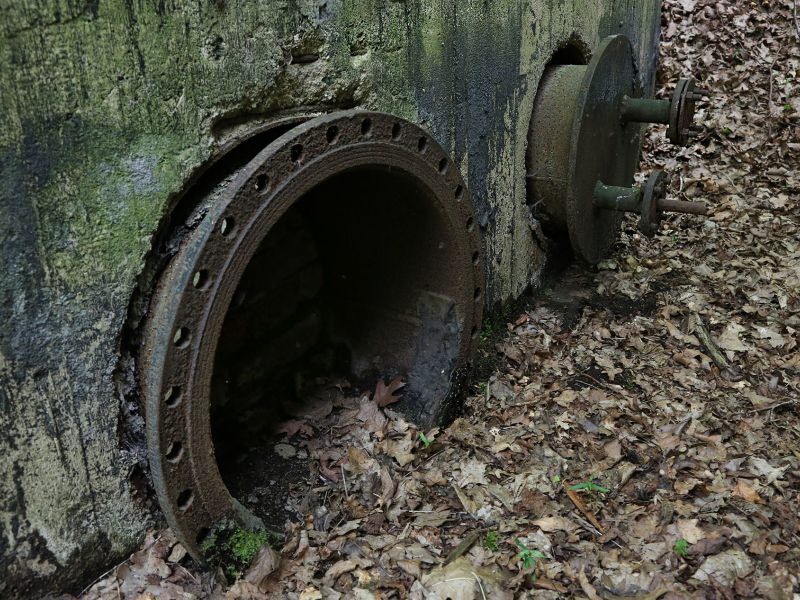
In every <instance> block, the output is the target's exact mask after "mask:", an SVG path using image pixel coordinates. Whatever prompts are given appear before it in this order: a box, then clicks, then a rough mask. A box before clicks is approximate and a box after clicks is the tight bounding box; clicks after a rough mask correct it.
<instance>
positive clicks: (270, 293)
mask: <svg viewBox="0 0 800 600" xmlns="http://www.w3.org/2000/svg"><path fill="white" fill-rule="evenodd" d="M297 148H299V149H300V150H299V152H298V151H296V150H295V149H297ZM287 153H288V156H289V157H290V158H291V161H289V162H288V164H287V162H286V158H285V157H286V156H287ZM281 156H283V157H284V158H283V160H281ZM443 156H444V157H445V158H443ZM262 175H263V176H265V177H267V180H266V181H268V182H269V186H268V187H265V188H262V189H259V185H260V184H259V177H260V176H262ZM225 181H227V183H225ZM225 181H223V182H222V183H220V187H219V188H217V189H215V190H213V191H212V192H211V196H212V197H213V198H214V202H213V203H211V204H210V209H209V212H208V214H206V215H205V217H204V219H203V221H202V222H201V223H200V224H199V225H198V226H197V228H196V229H195V230H194V231H193V232H192V233H191V234H190V235H189V236H188V237H187V238H186V239H185V240H184V242H183V244H182V246H181V248H180V250H179V252H178V254H177V255H176V256H175V257H174V258H173V260H172V262H171V263H170V264H169V266H168V267H167V270H166V271H165V273H164V275H163V276H162V280H161V282H160V284H159V286H158V290H159V292H158V293H157V295H156V297H154V300H153V305H152V309H151V314H150V316H149V318H148V323H147V326H146V333H145V338H144V343H145V345H146V350H145V352H143V356H144V357H145V364H143V365H142V371H143V381H142V387H143V391H144V395H145V398H146V402H147V407H146V408H147V410H146V416H147V433H148V455H149V458H150V463H151V468H152V473H153V481H154V486H155V488H156V492H157V494H158V497H159V501H160V503H161V506H162V508H163V509H164V512H165V514H166V516H167V519H168V521H169V523H170V525H171V526H172V527H173V528H174V529H175V530H176V531H177V533H178V535H179V537H180V538H181V540H182V541H183V542H184V543H185V544H186V546H187V548H188V549H189V550H190V552H191V553H192V554H193V555H195V556H196V557H198V558H202V552H201V549H200V547H199V544H198V539H199V538H200V537H202V536H203V534H204V532H205V531H206V530H213V528H214V527H215V525H216V524H218V523H219V522H220V521H222V520H225V519H229V518H234V519H237V520H239V521H240V522H246V523H253V522H258V521H257V520H254V519H253V517H258V518H259V519H261V522H263V523H266V524H267V525H269V526H272V527H274V528H281V526H282V521H283V519H284V518H285V514H283V513H282V512H281V510H280V509H281V507H282V504H283V499H284V497H285V495H286V492H287V485H288V483H287V485H283V486H282V484H281V483H280V482H281V481H283V479H285V477H283V476H284V475H285V472H286V471H291V470H292V469H296V470H299V471H305V475H306V476H307V474H308V470H307V466H306V465H305V464H303V463H302V462H294V463H287V462H283V463H281V462H280V461H278V460H277V459H276V458H275V454H274V453H272V451H271V450H262V451H259V452H253V449H254V448H258V447H259V444H260V445H261V447H263V446H264V445H265V444H268V443H272V444H273V445H274V440H275V438H274V437H271V436H272V435H273V433H272V430H273V429H274V426H275V425H276V424H277V423H279V422H280V421H281V420H283V419H285V418H286V417H287V415H291V414H297V411H298V410H299V411H302V410H303V408H302V404H301V402H302V392H303V389H304V386H303V382H309V381H314V380H316V379H317V378H320V377H326V376H338V375H345V376H347V377H349V378H351V379H352V380H356V381H364V382H372V383H374V381H375V380H376V379H377V378H379V377H387V378H388V377H401V378H403V379H404V381H406V382H407V385H406V388H405V394H404V399H403V403H402V405H401V406H402V407H403V408H404V409H405V411H406V412H407V414H408V415H409V417H410V418H411V419H413V420H416V421H417V422H418V423H419V424H420V425H422V426H427V425H430V424H431V423H434V422H437V421H439V420H440V419H442V418H443V417H445V416H446V415H447V412H448V410H450V408H451V400H452V398H451V394H452V389H453V388H454V387H455V386H457V381H456V380H455V379H454V378H453V377H454V374H456V373H462V372H463V370H464V369H463V368H464V367H465V366H466V365H467V363H468V361H469V359H470V355H471V352H472V350H473V348H474V344H475V340H476V338H477V332H478V331H479V328H480V320H481V314H482V307H483V295H484V294H483V261H482V257H481V252H480V234H479V232H478V228H477V227H476V226H475V219H474V215H473V212H472V211H473V209H472V203H471V202H469V201H468V197H467V196H468V195H467V192H466V186H465V184H464V182H463V180H462V179H461V177H460V174H459V172H458V169H457V168H456V166H455V165H454V164H453V163H452V162H451V161H450V160H449V159H448V158H446V155H445V153H444V151H443V150H442V149H441V148H439V147H438V145H437V144H436V142H435V141H434V140H433V138H431V137H430V136H429V135H428V134H427V133H426V132H424V131H422V130H421V129H420V128H419V127H417V126H416V125H414V124H412V123H408V122H404V121H401V120H399V119H397V118H396V117H393V116H390V115H384V114H380V113H365V112H359V111H348V112H344V113H338V114H334V115H328V116H324V117H318V118H316V119H312V120H309V121H307V122H306V123H303V124H301V125H298V126H296V127H295V128H294V129H291V130H289V131H288V132H286V133H285V134H283V135H282V136H280V137H279V138H278V139H276V140H275V141H274V142H272V143H270V144H269V145H267V147H266V148H264V149H263V150H262V151H261V152H260V153H258V154H257V155H256V156H255V157H254V158H253V159H252V160H251V161H250V162H249V163H248V164H247V165H245V166H244V167H243V168H242V169H240V170H239V171H238V172H237V173H236V174H235V176H233V177H232V178H228V179H227V180H225ZM266 181H265V184H266ZM234 224H235V226H234ZM465 224H466V227H465ZM200 265H202V266H200ZM170 331H172V332H174V335H175V339H172V338H169V337H165V335H168V334H165V332H170ZM179 333H180V335H178V334H179ZM365 385H369V383H367V384H365ZM211 448H213V451H209V449H211ZM276 470H277V471H282V472H280V473H278V472H276ZM253 473H256V475H258V477H255V476H250V475H252V474H253ZM248 474H250V475H248ZM259 478H260V479H259ZM265 480H272V481H277V482H278V483H277V484H276V485H273V486H272V488H271V489H270V491H269V493H268V494H267V495H268V496H270V497H271V498H272V501H271V502H265V503H263V507H264V508H263V509H259V506H250V505H248V508H250V509H251V510H252V511H253V512H250V511H248V510H246V509H245V508H244V507H243V505H242V503H241V502H238V501H236V500H234V497H236V498H239V499H243V498H247V497H249V495H250V492H252V491H253V489H254V487H258V486H259V485H262V488H263V484H264V483H268V481H265ZM260 506H261V505H260ZM253 513H255V514H253Z"/></svg>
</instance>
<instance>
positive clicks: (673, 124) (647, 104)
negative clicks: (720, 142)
mask: <svg viewBox="0 0 800 600" xmlns="http://www.w3.org/2000/svg"><path fill="white" fill-rule="evenodd" d="M708 95H709V92H707V91H706V90H702V89H700V88H698V87H697V85H696V84H695V81H694V79H681V80H679V81H678V84H677V85H676V86H675V90H674V91H673V93H672V98H671V99H670V100H654V99H652V98H631V97H628V96H626V97H625V98H623V101H622V110H621V115H622V119H623V121H625V122H627V121H632V122H636V123H663V124H665V125H669V127H668V128H667V137H668V138H669V141H670V142H672V143H673V144H675V145H677V146H686V145H688V144H689V143H690V142H691V141H692V138H694V137H697V135H698V134H699V133H700V132H701V131H702V130H703V128H702V127H699V126H697V125H694V117H695V112H696V110H697V103H698V102H699V101H700V100H702V99H703V98H705V97H706V96H708Z"/></svg>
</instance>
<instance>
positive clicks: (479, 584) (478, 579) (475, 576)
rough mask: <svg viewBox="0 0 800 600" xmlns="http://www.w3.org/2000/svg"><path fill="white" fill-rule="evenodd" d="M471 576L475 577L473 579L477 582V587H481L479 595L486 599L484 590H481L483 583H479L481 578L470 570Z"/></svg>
mask: <svg viewBox="0 0 800 600" xmlns="http://www.w3.org/2000/svg"><path fill="white" fill-rule="evenodd" d="M472 576H473V577H474V578H475V581H477V582H478V587H479V588H480V589H481V596H482V597H483V600H486V592H484V591H483V584H482V583H481V578H480V577H478V576H477V575H476V574H475V572H474V571H472Z"/></svg>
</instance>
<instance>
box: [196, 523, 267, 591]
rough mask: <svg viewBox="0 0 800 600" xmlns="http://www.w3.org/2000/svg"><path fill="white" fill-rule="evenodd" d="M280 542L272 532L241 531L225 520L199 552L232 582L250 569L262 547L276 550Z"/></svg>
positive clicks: (213, 567)
mask: <svg viewBox="0 0 800 600" xmlns="http://www.w3.org/2000/svg"><path fill="white" fill-rule="evenodd" d="M280 542H281V537H280V536H279V535H278V534H276V533H274V532H272V531H267V530H264V529H262V530H255V531H253V530H249V529H243V528H242V527H240V526H239V525H236V524H234V523H232V522H230V521H225V522H222V523H220V524H218V525H217V527H215V528H214V530H213V531H212V532H211V533H210V534H209V535H208V537H206V539H205V541H204V542H203V543H202V544H201V546H200V549H201V550H202V551H203V557H204V558H205V561H206V563H207V564H208V566H209V567H211V568H212V569H221V570H222V572H223V573H225V576H226V577H228V578H229V579H231V580H234V579H236V578H237V577H239V576H240V575H241V574H242V573H243V572H244V571H245V570H246V569H247V567H249V566H250V563H251V562H252V561H253V559H254V558H255V557H256V555H257V554H258V552H259V550H261V548H263V547H264V546H271V547H272V548H277V547H278V545H279V544H280Z"/></svg>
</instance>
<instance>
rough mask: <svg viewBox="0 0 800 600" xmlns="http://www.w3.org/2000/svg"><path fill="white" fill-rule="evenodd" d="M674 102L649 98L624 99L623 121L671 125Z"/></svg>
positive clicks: (626, 97)
mask: <svg viewBox="0 0 800 600" xmlns="http://www.w3.org/2000/svg"><path fill="white" fill-rule="evenodd" d="M671 110H672V102H670V101H669V100H653V99H649V98H630V97H628V96H625V97H624V98H623V99H622V120H623V121H634V122H636V123H669V117H670V111H671Z"/></svg>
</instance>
